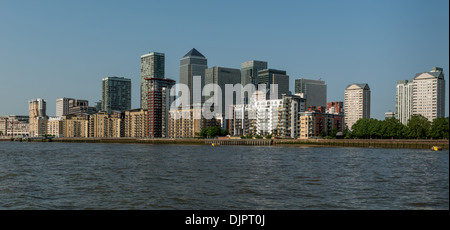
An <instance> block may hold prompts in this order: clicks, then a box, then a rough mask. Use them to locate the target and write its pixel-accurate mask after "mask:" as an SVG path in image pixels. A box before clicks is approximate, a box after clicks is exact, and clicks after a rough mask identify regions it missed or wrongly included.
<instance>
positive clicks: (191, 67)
mask: <svg viewBox="0 0 450 230" xmlns="http://www.w3.org/2000/svg"><path fill="white" fill-rule="evenodd" d="M207 68H208V60H207V59H206V57H205V56H203V54H201V53H200V52H199V51H198V50H196V49H195V48H193V49H192V50H190V51H189V52H188V53H187V54H186V55H184V56H183V58H182V59H181V60H180V78H179V79H180V84H184V85H186V86H187V87H188V88H189V90H190V99H189V103H190V105H193V104H194V103H202V104H203V102H204V98H203V96H202V95H201V90H203V86H204V85H205V70H206V69H207ZM195 76H200V79H201V81H200V85H198V86H196V87H198V88H196V90H197V91H196V92H195V93H194V77H195ZM194 95H199V96H198V97H197V98H195V100H194Z"/></svg>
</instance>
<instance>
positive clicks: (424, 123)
mask: <svg viewBox="0 0 450 230" xmlns="http://www.w3.org/2000/svg"><path fill="white" fill-rule="evenodd" d="M430 126H431V123H430V121H428V119H427V118H426V117H424V116H422V115H420V114H415V115H412V116H411V118H409V120H408V137H409V138H416V139H419V138H426V137H427V134H428V132H429V129H430Z"/></svg>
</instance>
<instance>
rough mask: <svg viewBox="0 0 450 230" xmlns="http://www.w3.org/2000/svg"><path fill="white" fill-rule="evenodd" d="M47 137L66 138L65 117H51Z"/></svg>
mask: <svg viewBox="0 0 450 230" xmlns="http://www.w3.org/2000/svg"><path fill="white" fill-rule="evenodd" d="M47 135H50V136H55V137H63V136H64V119H63V117H49V118H48V122H47Z"/></svg>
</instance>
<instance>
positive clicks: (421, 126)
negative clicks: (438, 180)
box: [344, 115, 449, 139]
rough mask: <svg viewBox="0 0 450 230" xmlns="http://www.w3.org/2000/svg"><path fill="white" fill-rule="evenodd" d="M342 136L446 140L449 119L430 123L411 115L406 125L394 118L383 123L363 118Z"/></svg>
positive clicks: (423, 118)
mask: <svg viewBox="0 0 450 230" xmlns="http://www.w3.org/2000/svg"><path fill="white" fill-rule="evenodd" d="M344 136H345V137H346V138H364V139H369V138H372V139H377V138H378V139H391V138H393V139H408V138H410V139H430V138H433V139H448V138H449V118H448V117H445V118H444V117H443V118H436V119H434V120H433V122H430V121H429V120H428V119H427V118H425V117H424V116H422V115H413V116H412V117H411V118H410V119H409V120H408V125H403V124H402V123H400V121H399V120H397V119H395V118H389V119H386V120H384V121H380V120H377V119H373V118H371V119H367V118H363V119H360V120H358V121H357V122H356V123H355V124H354V125H353V126H352V131H351V132H349V131H344Z"/></svg>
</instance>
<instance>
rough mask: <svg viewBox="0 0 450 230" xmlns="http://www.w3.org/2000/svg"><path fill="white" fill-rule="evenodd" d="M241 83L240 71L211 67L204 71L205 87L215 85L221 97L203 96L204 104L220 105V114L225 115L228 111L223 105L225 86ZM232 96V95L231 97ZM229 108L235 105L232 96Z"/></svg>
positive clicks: (234, 99)
mask: <svg viewBox="0 0 450 230" xmlns="http://www.w3.org/2000/svg"><path fill="white" fill-rule="evenodd" d="M240 82H241V71H240V70H239V69H232V68H225V67H217V66H214V67H211V68H209V69H206V70H205V85H208V84H216V85H218V86H219V87H220V89H221V92H222V95H221V96H220V97H219V95H217V96H216V95H214V96H205V102H206V101H208V100H210V98H213V99H211V100H213V101H214V103H218V104H221V109H222V111H221V113H222V114H225V112H226V110H227V109H228V108H227V107H226V105H225V85H226V84H231V85H233V86H234V85H236V84H239V83H240ZM231 96H233V95H231ZM230 103H232V104H230V106H232V105H233V104H235V103H236V98H235V97H234V96H233V101H230Z"/></svg>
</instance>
